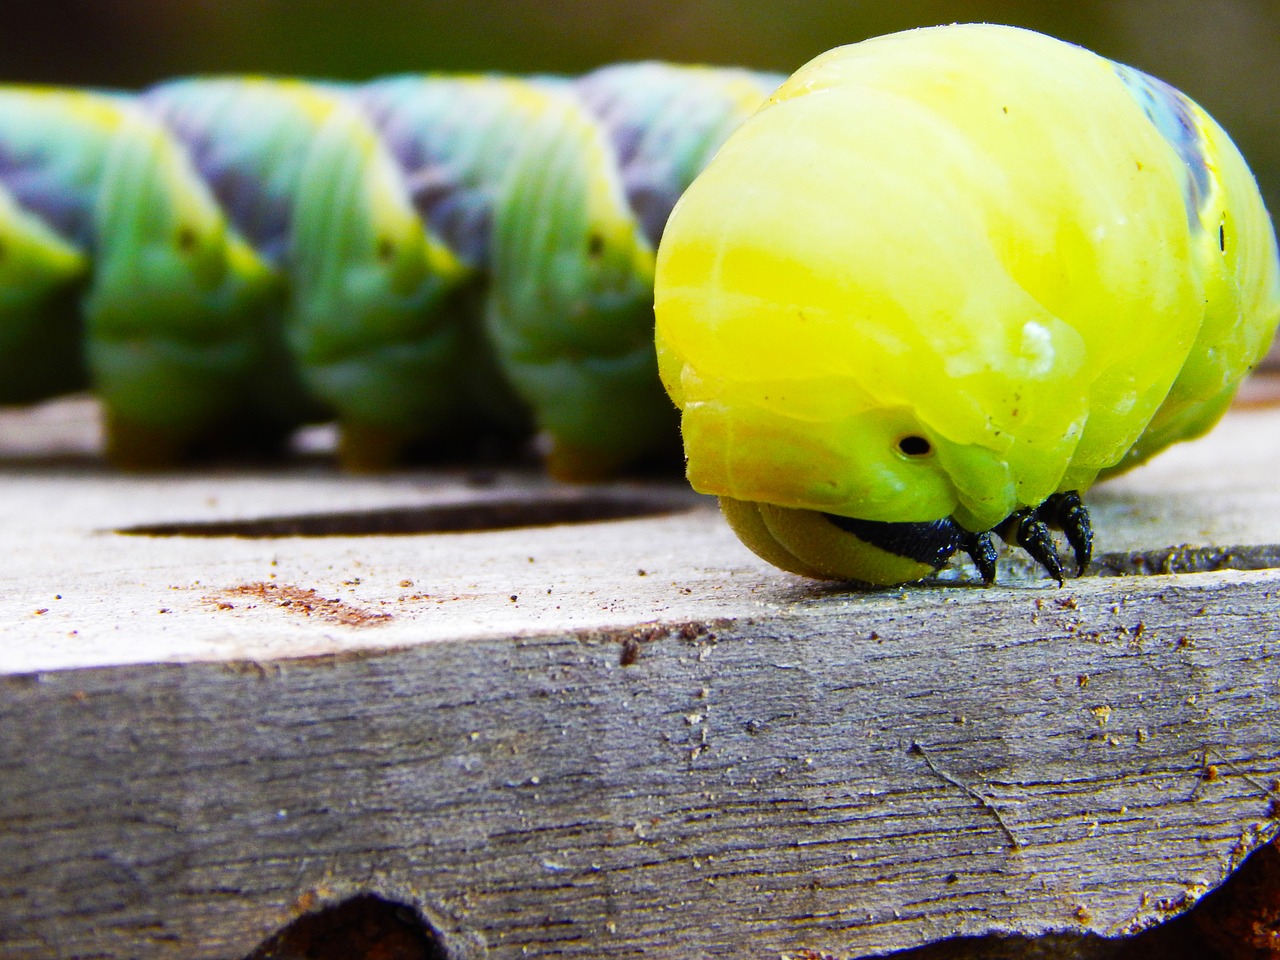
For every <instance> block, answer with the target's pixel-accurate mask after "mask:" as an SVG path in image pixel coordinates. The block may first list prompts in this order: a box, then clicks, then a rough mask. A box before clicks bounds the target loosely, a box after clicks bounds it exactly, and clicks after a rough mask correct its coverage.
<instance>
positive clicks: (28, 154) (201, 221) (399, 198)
mask: <svg viewBox="0 0 1280 960" xmlns="http://www.w3.org/2000/svg"><path fill="white" fill-rule="evenodd" d="M782 79H783V77H781V76H774V75H770V74H763V73H753V72H749V71H744V70H735V69H729V68H698V67H681V66H673V65H666V64H660V63H634V64H622V65H616V66H612V67H606V68H602V69H600V70H597V71H594V72H592V73H589V74H587V75H584V76H582V77H578V78H555V77H541V78H533V79H528V80H518V79H514V78H508V77H501V76H489V75H475V76H444V75H425V76H400V77H392V78H387V79H383V80H377V81H373V82H370V83H366V84H360V85H351V86H342V85H338V84H325V83H305V82H302V81H298V80H288V79H271V78H262V77H248V78H196V79H185V80H176V81H171V82H167V83H162V84H160V85H158V86H155V87H153V88H150V89H148V90H145V91H142V92H141V93H139V94H136V95H123V94H116V93H99V92H86V91H74V90H62V89H33V88H22V87H16V88H7V89H0V250H2V251H3V254H4V255H3V257H0V271H2V272H0V402H9V403H16V402H29V401H33V400H37V399H41V398H43V397H45V396H48V395H53V394H56V393H60V392H65V391H68V390H74V389H77V388H81V387H84V386H91V387H92V389H93V390H94V391H95V393H96V394H97V395H98V397H99V398H100V399H101V402H102V405H103V408H104V420H105V432H106V437H107V447H108V453H109V455H110V457H111V458H112V459H113V460H115V461H117V462H119V463H122V464H124V465H127V466H148V465H162V464H167V463H171V462H174V461H177V460H179V459H181V458H182V456H183V455H184V454H186V453H187V452H189V451H190V450H191V449H192V448H193V447H200V446H202V445H208V444H210V443H216V442H217V441H218V439H219V438H221V437H224V436H228V435H230V436H234V437H240V438H250V439H256V438H261V440H262V441H263V442H267V443H269V442H271V441H273V440H276V439H278V438H280V437H281V436H283V435H284V434H286V433H287V432H288V431H289V430H291V429H292V428H294V427H296V426H297V425H299V424H301V423H304V422H307V421H310V420H317V419H326V418H336V420H337V421H338V422H339V424H340V426H341V456H342V458H343V460H344V461H345V462H346V463H347V464H348V465H349V466H353V467H357V468H361V467H363V468H378V467H385V466H387V465H390V464H392V463H394V462H395V461H396V460H397V458H398V457H399V456H400V455H401V453H402V452H403V451H404V450H405V448H406V447H409V446H412V445H414V444H420V445H421V444H437V445H438V444H445V443H448V442H449V441H450V440H451V439H459V438H462V439H466V438H470V437H474V436H476V435H485V434H491V435H496V436H520V435H523V434H525V433H527V432H528V431H529V429H530V427H531V424H532V425H536V426H537V427H538V428H540V429H541V430H542V431H544V432H545V433H546V434H547V435H549V437H550V438H551V448H550V453H549V455H548V464H549V467H550V468H551V470H552V472H553V473H555V474H557V475H559V476H562V477H566V478H571V479H589V478H592V477H595V476H600V475H604V474H608V473H611V472H613V471H614V470H616V469H617V468H618V467H619V466H620V465H623V464H626V463H628V462H631V461H634V460H636V459H637V458H643V457H644V456H646V455H648V454H651V453H653V452H655V451H659V450H661V449H663V448H665V447H675V446H676V445H677V442H678V441H675V439H674V438H676V437H677V436H678V434H677V432H676V426H675V411H674V408H673V407H672V405H671V403H670V401H669V400H668V399H667V398H666V396H665V394H664V393H663V391H662V388H661V385H660V382H659V379H658V374H657V365H656V358H655V356H654V351H653V312H652V298H653V261H654V250H655V247H656V245H657V241H658V236H659V234H660V233H661V230H662V226H663V224H664V223H665V221H666V217H667V214H668V213H669V211H670V209H671V207H672V205H673V204H674V203H675V200H676V198H677V197H678V196H679V194H680V192H681V191H682V190H683V188H684V187H685V186H687V184H688V183H689V181H690V180H691V179H692V177H693V175H694V174H695V173H696V172H697V171H698V170H699V169H701V168H702V166H703V165H705V163H706V160H707V159H708V158H709V156H710V154H711V153H712V152H714V150H715V149H716V148H717V147H718V146H719V145H720V143H721V142H722V141H723V139H724V137H725V136H726V135H727V134H728V132H729V131H730V130H732V129H733V128H735V127H736V126H737V125H738V124H739V123H740V122H741V121H742V120H743V119H745V117H746V116H747V115H748V114H749V113H750V112H751V111H752V110H754V109H755V108H756V107H757V106H758V105H759V104H760V103H761V102H763V100H764V99H765V97H766V96H767V95H768V94H769V93H770V92H771V91H772V90H773V89H774V88H776V87H777V86H778V84H779V83H781V81H782Z"/></svg>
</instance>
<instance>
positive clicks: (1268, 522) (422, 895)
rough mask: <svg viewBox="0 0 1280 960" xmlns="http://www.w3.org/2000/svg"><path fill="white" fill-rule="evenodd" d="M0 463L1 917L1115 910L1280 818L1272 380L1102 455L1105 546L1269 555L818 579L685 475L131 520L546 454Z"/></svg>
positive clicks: (604, 945) (571, 937)
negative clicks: (609, 510)
mask: <svg viewBox="0 0 1280 960" xmlns="http://www.w3.org/2000/svg"><path fill="white" fill-rule="evenodd" d="M2 472H3V476H2V477H0V482H3V484H4V487H5V491H6V496H5V500H4V503H3V505H2V506H0V536H3V538H4V543H5V544H6V547H7V553H8V556H9V563H8V565H7V569H6V572H5V573H4V575H3V590H2V591H0V674H3V676H2V677H0V956H4V957H5V958H10V957H13V958H24V960H25V958H50V957H58V958H64V957H120V958H125V957H138V958H153V957H154V958H169V957H175V958H176V957H184V958H187V957H190V958H206V957H207V958H235V957H242V956H244V955H245V954H247V953H248V952H249V951H250V950H251V949H252V948H253V946H254V945H255V944H256V943H257V942H258V941H259V940H261V939H262V938H263V937H265V936H266V935H268V934H269V933H271V932H272V931H274V930H275V929H277V928H278V927H279V926H281V925H282V924H283V923H285V922H287V921H288V920H289V919H291V918H292V917H293V916H295V915H296V913H297V911H298V910H299V909H301V908H302V907H303V906H308V905H314V904H317V903H322V902H330V901H334V900H337V899H340V898H342V897H344V896H347V895H350V894H353V893H356V892H364V891H372V892H377V893H382V894H385V895H388V896H390V897H393V898H396V899H399V900H402V901H405V902H409V903H413V904H415V905H419V906H420V907H421V908H422V910H423V912H424V914H425V915H426V916H427V917H429V918H430V919H431V920H432V921H433V922H434V923H435V925H436V926H437V927H438V928H439V929H440V930H441V931H442V932H443V933H444V935H445V937H446V939H447V941H448V945H449V948H450V950H451V955H452V956H456V957H480V956H487V957H493V958H507V957H520V956H546V957H581V958H587V957H598V956H601V955H603V954H605V953H607V954H608V955H610V956H618V957H641V956H643V957H645V958H654V957H657V958H664V957H665V958H673V960H674V958H681V960H684V958H687V957H689V956H699V957H726V958H728V957H753V958H754V957H770V956H778V955H780V954H783V953H791V954H795V953H798V952H799V951H800V950H802V949H804V948H808V949H812V950H816V951H823V952H826V953H830V954H833V955H836V956H842V957H850V956H860V955H865V954H871V953H875V952H881V951H887V950H890V949H898V948H903V947H910V946H913V945H917V944H922V943H927V942H931V941H935V940H939V939H942V938H945V937H949V936H953V935H957V934H965V935H977V934H982V933H987V932H993V931H1016V932H1020V933H1025V934H1032V935H1034V934H1038V933H1042V932H1046V931H1077V932H1094V933H1098V934H1102V935H1106V936H1116V935H1121V934H1124V933H1127V932H1132V931H1135V930H1138V929H1141V928H1142V927H1144V926H1146V925H1149V924H1151V923H1154V922H1157V921H1159V920H1160V919H1161V918H1163V917H1165V916H1168V915H1170V914H1171V913H1174V912H1177V911H1178V910H1181V909H1183V908H1185V906H1187V905H1189V904H1190V903H1192V902H1194V901H1195V900H1196V899H1197V898H1198V897H1199V896H1201V895H1202V894H1203V893H1204V892H1205V891H1207V890H1209V889H1211V888H1212V887H1214V886H1215V885H1217V884H1218V883H1219V882H1221V880H1222V879H1223V878H1224V876H1225V875H1226V874H1227V873H1228V872H1229V871H1230V869H1231V868H1232V867H1233V866H1234V865H1235V864H1237V863H1238V862H1239V860H1240V859H1241V858H1242V857H1243V856H1244V855H1246V854H1247V853H1248V852H1249V851H1251V850H1252V849H1254V848H1255V847H1256V846H1258V845H1259V844H1260V843H1262V842H1264V841H1265V840H1266V839H1268V838H1269V837H1271V836H1273V835H1274V834H1275V833H1276V829H1277V823H1278V821H1277V813H1278V808H1277V794H1278V792H1280V786H1278V785H1277V779H1278V778H1280V724H1278V723H1277V722H1276V713H1277V711H1276V703H1277V699H1278V698H1280V617H1278V616H1277V614H1278V612H1280V570H1276V569H1275V568H1274V567H1267V566H1266V565H1267V564H1268V563H1271V562H1274V561H1275V560H1276V557H1277V551H1276V549H1275V547H1274V545H1275V544H1280V479H1277V478H1280V413H1278V412H1277V411H1276V410H1275V409H1274V408H1267V409H1259V410H1242V411H1237V412H1235V413H1233V414H1232V415H1231V417H1230V418H1229V419H1228V421H1227V422H1226V423H1224V424H1223V425H1222V427H1221V428H1220V429H1219V430H1218V431H1217V432H1215V434H1213V435H1212V436H1211V437H1210V438H1208V439H1206V440H1205V441H1201V442H1199V443H1198V444H1195V445H1189V446H1187V447H1184V448H1182V449H1179V450H1175V451H1171V452H1170V453H1169V454H1167V455H1166V456H1165V457H1164V458H1162V459H1161V460H1158V461H1157V462H1156V463H1155V464H1152V465H1151V466H1149V467H1147V468H1144V469H1143V470H1142V471H1140V472H1138V473H1135V474H1134V475H1132V476H1130V477H1126V478H1123V479H1122V480H1120V481H1117V482H1115V483H1113V484H1111V485H1109V486H1108V487H1104V488H1100V489H1099V490H1098V491H1097V492H1096V494H1094V495H1092V496H1091V503H1092V505H1093V508H1094V510H1095V516H1096V519H1097V523H1098V526H1099V529H1100V536H1099V540H1100V543H1099V549H1100V551H1101V552H1104V553H1110V554H1115V555H1118V556H1117V557H1113V558H1112V559H1118V558H1119V557H1123V556H1124V555H1125V554H1126V553H1128V552H1129V551H1135V550H1139V551H1155V552H1156V554H1157V555H1158V554H1159V553H1160V552H1161V551H1162V549H1163V548H1167V547H1170V546H1176V545H1180V544H1183V543H1190V544H1196V545H1217V546H1218V547H1221V546H1223V545H1233V546H1240V547H1241V548H1242V549H1239V550H1236V551H1234V552H1230V551H1229V552H1227V555H1226V560H1227V562H1228V564H1231V563H1234V564H1235V565H1237V566H1250V565H1253V566H1260V567H1262V568H1261V569H1256V570H1220V571H1217V572H1204V573H1188V574H1177V575H1152V576H1140V577H1127V578H1115V577H1102V576H1087V577H1085V578H1082V579H1081V580H1078V581H1073V582H1070V583H1069V584H1068V585H1067V587H1066V588H1065V589H1058V588H1057V587H1056V585H1054V584H1052V583H1049V582H1047V581H1043V580H1040V579H1037V578H1035V577H1034V575H1033V573H1032V572H1031V571H1029V570H1027V569H1026V568H1025V567H1017V566H1014V565H1008V564H1006V570H1005V578H1004V582H1003V583H1002V584H1001V585H1000V586H998V587H994V588H990V589H982V588H979V587H974V586H970V585H968V584H967V583H964V582H958V583H945V582H944V583H940V584H934V585H928V586H922V587H913V588H908V589H903V590H893V591H886V592H880V593H873V594H856V593H849V592H847V591H844V590H841V589H838V588H834V587H830V586H821V585H813V584H809V583H807V582H804V581H802V580H799V579H797V578H794V577H790V576H788V575H785V574H781V573H777V572H775V571H772V570H770V569H769V568H768V567H767V566H765V565H764V564H762V563H760V562H758V561H756V560H755V559H754V558H752V557H751V556H750V555H748V554H747V553H746V552H745V551H744V550H742V549H741V548H740V547H739V546H738V545H737V544H736V543H735V542H734V541H733V539H732V537H731V535H730V534H728V533H727V531H726V530H725V529H724V527H723V525H722V524H721V523H720V521H719V520H718V518H717V517H716V515H715V514H714V512H713V511H712V510H711V509H710V508H709V507H708V506H707V505H706V504H701V503H697V502H693V504H692V508H691V509H689V510H687V511H684V512H677V513H673V514H670V515H666V516H656V517H650V518H647V519H642V520H630V521H621V522H613V523H598V524H587V525H580V526H573V527H555V528H538V529H526V530H519V531H506V532H488V533H469V534H448V535H435V536H425V535H420V536H398V537H395V536H392V537H388V536H380V537H352V536H346V537H330V538H298V537H290V538H283V539H282V538H272V539H226V538H208V537H192V536H185V537H139V536H123V535H119V534H115V533H111V532H109V531H112V530H115V529H118V528H121V527H125V526H134V525H139V524H160V523H167V522H178V521H186V522H212V521H222V520H228V519H237V518H245V517H250V518H253V517H257V518H261V517H270V516H273V515H276V516H278V515H294V514H299V513H306V512H309V511H339V510H341V511H353V510H369V511H374V512H377V511H380V510H384V509H386V508H390V507H402V506H413V505H424V504H425V505H428V506H429V505H432V504H439V503H441V502H459V501H466V500H473V499H475V498H477V497H480V498H482V499H483V498H489V499H491V500H492V499H494V498H499V497H502V496H506V495H508V494H510V493H511V492H512V491H513V490H518V491H519V492H520V495H521V496H524V495H539V496H541V495H548V496H554V495H558V494H552V493H549V492H547V491H546V490H545V488H544V486H543V485H541V484H540V483H539V482H537V481H529V480H527V479H524V480H515V479H508V478H499V480H498V483H497V485H496V486H493V485H486V486H483V487H480V488H477V487H475V486H474V485H469V484H468V483H467V479H466V477H464V476H451V475H438V474H437V475H429V474H404V475H400V476H397V477H393V478H388V479H373V480H370V479H358V480H356V479H350V478H342V477H336V476H333V475H331V474H329V473H327V472H324V471H317V470H309V469H303V470H292V471H283V472H281V473H277V474H243V473H224V474H219V475H205V476H197V475H188V476H178V477H151V478H128V477H117V476H113V475H110V474H107V473H105V472H101V471H95V470H93V469H92V468H86V467H85V466H84V465H83V464H72V465H70V466H65V467H52V466H49V465H48V464H39V463H34V464H26V463H23V462H21V458H18V459H14V460H11V461H10V465H9V466H8V467H6V468H3V471H2ZM629 490H630V488H622V487H620V488H615V489H614V495H615V496H621V495H622V493H624V492H627V491H629ZM530 492H531V493H530ZM642 493H643V494H644V496H646V497H649V498H653V497H660V496H668V495H669V496H671V497H672V498H674V502H680V497H681V494H680V493H679V492H678V491H675V492H670V493H669V494H668V493H664V492H663V491H661V490H653V489H648V488H647V489H645V490H644V491H642ZM1171 556H1172V558H1173V560H1174V561H1175V562H1182V560H1183V559H1185V558H1186V556H1188V555H1187V554H1176V553H1175V554H1172V555H1171ZM1223 556H1224V555H1223V554H1222V552H1221V551H1219V552H1218V557H1217V559H1219V560H1222V559H1223ZM641 570H643V571H644V572H643V575H642V574H641V572H640V571H641ZM961 573H963V571H961ZM309 591H314V592H309ZM548 591H549V592H548ZM512 597H515V598H516V599H514V600H513V599H511V598H512Z"/></svg>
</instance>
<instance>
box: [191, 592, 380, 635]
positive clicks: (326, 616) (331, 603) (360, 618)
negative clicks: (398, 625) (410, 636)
mask: <svg viewBox="0 0 1280 960" xmlns="http://www.w3.org/2000/svg"><path fill="white" fill-rule="evenodd" d="M230 597H240V598H246V599H249V600H257V601H259V604H266V605H269V606H272V607H276V608H278V609H280V610H284V611H285V612H287V613H295V614H299V615H301V616H304V617H311V618H314V619H316V620H324V621H325V622H327V623H337V624H341V625H342V626H345V627H371V626H379V625H381V624H384V623H387V622H388V621H390V620H391V614H389V613H375V612H374V611H372V610H365V609H362V608H360V607H357V606H354V605H352V604H349V603H346V602H345V601H342V600H330V599H328V598H327V597H322V596H320V594H318V593H316V591H315V590H313V589H312V588H310V587H306V588H304V587H297V586H294V585H293V584H289V583H266V582H263V581H258V582H257V583H242V584H240V585H239V586H235V587H229V588H228V589H226V590H223V591H222V592H221V593H220V594H218V595H216V596H211V597H205V601H206V602H207V603H211V604H213V605H214V607H215V608H216V609H218V610H231V609H234V606H235V605H234V604H232V603H230V602H229V600H228V598H230ZM259 604H255V603H248V604H244V606H245V607H246V608H247V609H252V608H253V607H254V606H257V605H259Z"/></svg>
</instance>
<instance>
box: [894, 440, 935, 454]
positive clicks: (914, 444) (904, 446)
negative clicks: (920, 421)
mask: <svg viewBox="0 0 1280 960" xmlns="http://www.w3.org/2000/svg"><path fill="white" fill-rule="evenodd" d="M898 449H899V450H901V451H902V452H903V453H905V454H906V455H907V456H908V457H923V456H925V455H926V454H928V453H931V452H932V451H933V447H931V446H930V445H929V441H928V440H926V439H925V438H924V437H916V436H910V437H903V438H902V439H901V440H899V441H898Z"/></svg>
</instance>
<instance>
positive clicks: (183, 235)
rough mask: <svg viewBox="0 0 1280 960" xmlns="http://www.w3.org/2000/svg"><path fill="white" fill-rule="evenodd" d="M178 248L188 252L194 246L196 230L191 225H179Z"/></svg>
mask: <svg viewBox="0 0 1280 960" xmlns="http://www.w3.org/2000/svg"><path fill="white" fill-rule="evenodd" d="M177 243H178V249H179V250H181V251H182V252H183V253H190V252H191V251H192V250H194V249H195V248H196V232H195V230H193V229H191V227H179V228H178V236H177Z"/></svg>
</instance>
